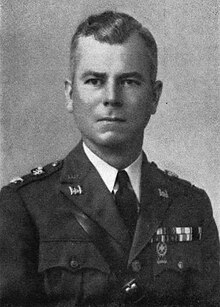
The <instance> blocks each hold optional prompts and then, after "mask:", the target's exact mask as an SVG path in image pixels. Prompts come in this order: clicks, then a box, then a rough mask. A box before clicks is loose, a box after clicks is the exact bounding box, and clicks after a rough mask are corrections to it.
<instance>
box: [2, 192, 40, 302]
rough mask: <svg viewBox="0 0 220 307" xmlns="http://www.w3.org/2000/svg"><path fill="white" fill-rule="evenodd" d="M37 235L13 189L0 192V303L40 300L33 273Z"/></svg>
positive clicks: (35, 265) (38, 287)
mask: <svg viewBox="0 0 220 307" xmlns="http://www.w3.org/2000/svg"><path fill="white" fill-rule="evenodd" d="M37 250H38V238H37V236H36V232H35V226H34V223H33V222H32V220H31V217H30V216H29V214H28V212H27V210H26V209H25V207H24V205H23V203H22V200H21V198H20V197H19V195H18V193H17V191H16V190H15V189H14V188H11V187H10V186H7V187H4V188H3V189H2V191H1V193H0V305H1V306H11V305H13V306H14V305H18V306H23V305H24V306H26V305H28V304H29V305H28V306H34V304H32V303H31V302H38V301H40V300H41V296H42V295H43V294H42V293H43V292H42V282H41V280H40V277H39V275H38V274H37V263H38V259H37V255H38V252H37Z"/></svg>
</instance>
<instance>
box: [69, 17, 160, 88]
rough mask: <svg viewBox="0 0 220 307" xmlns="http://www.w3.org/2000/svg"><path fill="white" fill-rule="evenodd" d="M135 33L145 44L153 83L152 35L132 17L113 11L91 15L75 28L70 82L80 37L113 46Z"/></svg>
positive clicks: (155, 47)
mask: <svg viewBox="0 0 220 307" xmlns="http://www.w3.org/2000/svg"><path fill="white" fill-rule="evenodd" d="M135 32H136V33H138V35H140V37H141V38H142V39H143V40H144V42H145V45H146V53H147V55H148V57H149V59H150V65H151V79H152V81H153V82H154V81H155V80H156V75H157V44H156V41H155V39H154V37H153V35H152V34H151V33H150V31H149V30H148V29H147V28H144V27H143V26H142V24H141V23H140V22H138V21H137V20H136V19H134V18H133V17H131V16H129V15H127V14H125V13H118V12H113V11H106V12H103V13H101V14H99V15H91V16H90V17H88V18H87V19H86V20H85V21H83V22H82V23H80V24H79V26H78V27H77V29H76V32H75V34H74V35H73V37H72V41H71V47H70V74H71V80H73V78H74V72H75V69H76V51H77V47H78V42H79V38H80V37H89V36H93V37H94V38H95V39H96V40H97V41H99V42H106V43H108V44H110V45H114V44H123V43H124V42H125V41H126V40H127V39H128V38H129V37H130V36H131V35H132V34H133V33H135Z"/></svg>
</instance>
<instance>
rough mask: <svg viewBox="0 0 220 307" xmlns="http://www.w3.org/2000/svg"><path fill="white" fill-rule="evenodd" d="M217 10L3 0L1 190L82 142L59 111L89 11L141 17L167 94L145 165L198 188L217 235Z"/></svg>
mask: <svg viewBox="0 0 220 307" xmlns="http://www.w3.org/2000/svg"><path fill="white" fill-rule="evenodd" d="M218 7H219V6H218V3H217V1H215V0H206V1H203V0H197V1H196V0H184V1H181V0H139V1H134V0H126V1H125V0H124V1H123V0H113V1H109V0H108V1H106V0H105V1H103V0H102V1H101V0H96V1H92V0H91V1H88V0H87V1H85V0H81V1H80V0H78V1H77V0H71V1H70V0H62V1H59V0H47V1H39V0H36V1H34V0H10V1H3V2H2V18H1V19H2V22H1V42H2V49H1V50H2V52H1V55H2V64H3V65H2V69H1V71H2V85H3V86H2V98H3V99H2V103H1V176H0V177H1V178H0V179H1V185H3V184H6V183H7V182H8V181H9V180H10V179H11V178H13V177H15V176H21V175H23V174H25V173H27V172H29V171H30V169H32V168H34V167H35V166H38V165H44V164H46V163H49V162H51V161H53V160H56V159H59V158H62V157H64V156H65V155H66V154H67V153H68V152H69V151H70V150H71V148H72V147H73V146H74V145H75V144H76V143H77V141H78V140H79V137H80V136H79V133H78V132H77V129H76V127H75V125H74V122H73V118H72V116H71V114H68V113H67V111H66V110H65V100H64V82H63V81H64V79H65V77H66V76H67V75H68V55H69V43H70V39H71V36H72V34H73V32H74V30H75V28H76V25H77V24H78V22H79V21H80V20H81V19H82V18H84V17H87V16H88V15H89V14H91V13H95V12H100V11H103V10H105V9H114V10H115V9H117V10H120V11H124V12H127V13H130V14H131V15H133V16H134V17H136V18H138V19H139V20H140V21H141V22H142V23H143V24H144V25H146V26H148V27H149V29H150V30H151V31H152V32H153V34H154V36H155V38H156V40H157V43H158V47H159V74H158V78H159V79H161V80H162V81H163V82H164V91H163V94H162V98H161V101H160V105H159V108H158V112H157V113H156V115H155V116H153V117H152V119H151V122H150V125H149V126H148V128H147V131H146V134H145V140H144V149H145V151H146V152H147V154H148V158H149V160H154V161H155V162H156V163H157V164H158V166H159V167H161V168H163V169H170V170H172V171H174V172H176V173H178V175H179V176H180V177H183V178H185V179H187V180H189V181H191V182H193V183H194V184H195V185H197V186H200V187H201V188H204V189H205V190H206V191H207V192H208V194H209V196H210V198H211V201H212V204H213V209H214V214H215V218H216V220H217V224H218V227H219V229H220V207H219V203H220V202H219V200H220V188H219V184H220V175H219V166H220V165H219V156H220V153H219V147H220V146H219V145H220V139H219V138H220V124H219V120H220V118H219V88H218V86H219V80H218V65H219V61H218V55H219V46H218V39H219V37H218V33H219V32H218V31H219V29H218Z"/></svg>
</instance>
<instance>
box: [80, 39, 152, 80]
mask: <svg viewBox="0 0 220 307" xmlns="http://www.w3.org/2000/svg"><path fill="white" fill-rule="evenodd" d="M149 63H150V58H149V55H148V52H147V48H146V45H145V42H144V40H143V39H142V38H141V37H140V36H139V35H138V34H137V33H135V34H133V35H131V36H130V37H129V38H128V40H127V41H126V42H124V43H123V44H113V45H110V44H108V43H106V42H99V41H97V40H96V39H95V38H94V37H93V36H89V37H80V38H79V42H78V47H77V51H76V67H75V73H81V72H84V71H85V70H93V71H97V72H105V73H106V72H107V73H120V72H129V71H132V72H133V71H138V72H139V73H143V74H146V73H148V72H149Z"/></svg>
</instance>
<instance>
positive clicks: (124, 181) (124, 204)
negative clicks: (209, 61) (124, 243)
mask: <svg viewBox="0 0 220 307" xmlns="http://www.w3.org/2000/svg"><path fill="white" fill-rule="evenodd" d="M116 182H117V183H118V190H117V192H116V193H115V201H116V204H117V207H118V210H119V213H120V215H121V217H122V218H123V220H124V222H125V225H126V226H127V228H128V229H129V232H130V234H131V236H132V237H133V234H134V231H135V227H136V222H137V216H138V214H137V208H138V207H137V205H138V200H137V197H136V195H135V193H134V190H133V189H132V186H131V183H130V179H129V177H128V174H127V173H126V171H125V170H122V171H119V172H118V174H117V178H116Z"/></svg>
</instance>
